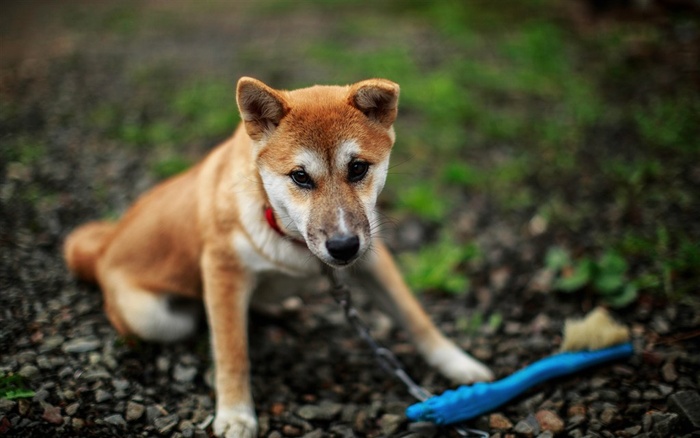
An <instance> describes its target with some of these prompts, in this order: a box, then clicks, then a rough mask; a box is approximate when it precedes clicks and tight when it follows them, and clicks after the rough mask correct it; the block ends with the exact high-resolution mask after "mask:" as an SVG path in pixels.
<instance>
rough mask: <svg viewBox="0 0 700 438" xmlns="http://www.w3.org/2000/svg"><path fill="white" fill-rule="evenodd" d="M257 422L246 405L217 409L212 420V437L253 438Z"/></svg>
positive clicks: (255, 433)
mask: <svg viewBox="0 0 700 438" xmlns="http://www.w3.org/2000/svg"><path fill="white" fill-rule="evenodd" d="M257 434H258V421H257V420H256V418H255V413H254V412H253V409H252V408H251V407H250V406H248V405H240V406H235V407H227V408H219V409H217V411H216V419H215V420H214V435H216V436H217V437H224V438H255V437H256V436H257Z"/></svg>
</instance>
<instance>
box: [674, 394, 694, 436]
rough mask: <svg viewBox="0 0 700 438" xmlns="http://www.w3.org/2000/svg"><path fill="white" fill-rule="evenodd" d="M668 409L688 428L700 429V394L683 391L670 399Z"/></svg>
mask: <svg viewBox="0 0 700 438" xmlns="http://www.w3.org/2000/svg"><path fill="white" fill-rule="evenodd" d="M668 408H669V409H670V410H671V411H673V412H675V413H676V414H678V415H679V417H680V420H681V422H683V423H684V424H685V425H686V426H687V427H690V428H694V429H700V394H698V392H697V391H681V392H677V393H676V394H672V395H671V396H670V397H669V398H668Z"/></svg>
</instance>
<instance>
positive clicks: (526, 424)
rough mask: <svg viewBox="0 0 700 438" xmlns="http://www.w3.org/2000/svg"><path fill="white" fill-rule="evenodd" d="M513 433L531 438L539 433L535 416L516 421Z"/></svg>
mask: <svg viewBox="0 0 700 438" xmlns="http://www.w3.org/2000/svg"><path fill="white" fill-rule="evenodd" d="M513 432H515V433H518V434H520V435H525V436H527V437H532V436H535V435H537V434H539V433H540V425H539V423H538V422H537V419H536V418H535V416H534V415H532V414H530V415H528V416H527V417H526V418H525V419H523V420H520V421H518V423H517V424H516V425H515V427H514V428H513Z"/></svg>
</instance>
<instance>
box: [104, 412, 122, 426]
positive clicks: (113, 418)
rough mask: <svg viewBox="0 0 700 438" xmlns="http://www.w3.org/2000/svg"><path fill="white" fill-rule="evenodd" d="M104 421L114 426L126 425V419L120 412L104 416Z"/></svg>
mask: <svg viewBox="0 0 700 438" xmlns="http://www.w3.org/2000/svg"><path fill="white" fill-rule="evenodd" d="M104 421H105V423H109V424H112V425H114V426H119V427H122V428H123V427H126V421H125V420H124V417H122V416H121V415H120V414H114V415H110V416H108V417H105V419H104Z"/></svg>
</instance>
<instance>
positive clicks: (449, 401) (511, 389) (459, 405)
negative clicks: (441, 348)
mask: <svg viewBox="0 0 700 438" xmlns="http://www.w3.org/2000/svg"><path fill="white" fill-rule="evenodd" d="M632 353H633V349H632V344H631V343H629V342H627V343H624V344H620V345H616V346H614V347H608V348H604V349H600V350H592V351H576V352H567V353H559V354H555V355H553V356H549V357H546V358H544V359H541V360H539V361H537V362H534V363H532V364H530V365H529V366H527V367H525V368H523V369H522V370H519V371H517V372H515V373H513V374H511V375H510V376H508V377H505V378H503V379H501V380H498V381H495V382H480V383H475V384H473V385H465V386H460V387H459V388H457V389H455V390H450V391H445V392H444V393H443V394H440V395H436V396H433V397H431V398H429V399H428V400H426V401H424V402H421V403H416V404H414V405H411V406H409V407H408V408H407V409H406V417H408V419H409V420H411V421H431V422H433V423H436V424H439V425H446V424H454V423H459V422H461V421H466V420H471V419H472V418H475V417H478V416H479V415H482V414H485V413H488V412H490V411H492V410H494V409H496V408H497V407H499V406H501V405H502V404H504V403H506V402H508V401H510V400H512V399H513V398H515V397H517V396H518V395H520V394H522V393H523V392H525V391H527V390H528V389H530V388H532V387H533V386H536V385H539V384H540V383H542V382H545V381H547V380H550V379H554V378H556V377H561V376H564V375H567V374H572V373H575V372H577V371H581V370H583V369H585V368H589V367H592V366H595V365H599V364H602V363H605V362H609V361H613V360H619V359H624V358H627V357H630V356H631V355H632Z"/></svg>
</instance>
